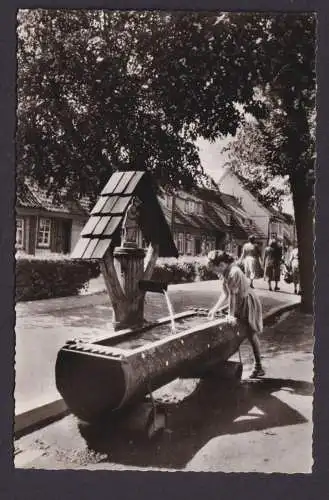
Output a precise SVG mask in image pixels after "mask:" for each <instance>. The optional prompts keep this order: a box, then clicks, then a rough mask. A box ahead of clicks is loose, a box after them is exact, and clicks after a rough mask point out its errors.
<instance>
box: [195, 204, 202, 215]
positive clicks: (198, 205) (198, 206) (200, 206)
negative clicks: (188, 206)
mask: <svg viewBox="0 0 329 500" xmlns="http://www.w3.org/2000/svg"><path fill="white" fill-rule="evenodd" d="M196 207H197V214H198V215H202V214H203V206H202V203H197V204H196Z"/></svg>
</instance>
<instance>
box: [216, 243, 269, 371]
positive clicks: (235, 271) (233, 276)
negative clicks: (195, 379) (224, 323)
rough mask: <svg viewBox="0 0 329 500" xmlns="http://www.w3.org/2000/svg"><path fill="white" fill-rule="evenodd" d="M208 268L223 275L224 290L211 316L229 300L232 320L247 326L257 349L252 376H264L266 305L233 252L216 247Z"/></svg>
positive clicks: (255, 350) (252, 344) (229, 318)
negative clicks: (261, 338)
mask: <svg viewBox="0 0 329 500" xmlns="http://www.w3.org/2000/svg"><path fill="white" fill-rule="evenodd" d="M208 268H209V270H211V271H213V272H214V273H216V274H217V275H218V276H223V292H222V293H221V295H220V296H219V298H218V301H217V302H216V304H215V305H214V306H213V307H212V308H211V309H210V311H209V314H208V318H209V319H213V318H214V316H215V313H216V311H217V310H218V309H219V308H221V307H222V306H224V305H225V304H226V302H228V311H229V313H228V320H229V321H230V322H233V323H234V322H235V321H236V320H239V321H240V322H241V323H243V324H244V325H245V326H246V328H247V338H248V341H249V342H250V345H251V347H252V350H253V355H254V360H255V366H254V370H253V372H252V374H251V378H257V377H262V376H263V375H265V371H264V369H263V366H262V362H261V354H260V342H259V338H258V335H259V334H260V333H261V332H262V330H263V313H262V305H261V303H260V300H259V298H258V297H257V295H256V293H255V292H254V290H252V289H251V287H250V284H249V282H248V279H247V277H246V276H245V274H244V273H243V272H242V271H241V269H240V268H239V266H238V265H237V263H236V262H234V257H232V255H230V254H228V253H226V252H223V251H222V250H212V251H211V252H209V254H208Z"/></svg>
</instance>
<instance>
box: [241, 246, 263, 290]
mask: <svg viewBox="0 0 329 500" xmlns="http://www.w3.org/2000/svg"><path fill="white" fill-rule="evenodd" d="M259 259H260V252H259V248H258V246H257V245H256V238H255V236H249V238H248V242H247V243H245V244H244V245H243V247H242V254H241V257H240V259H239V262H241V264H242V265H243V268H244V273H245V275H246V276H247V278H249V280H250V287H251V288H254V279H255V278H256V271H257V267H260V264H259Z"/></svg>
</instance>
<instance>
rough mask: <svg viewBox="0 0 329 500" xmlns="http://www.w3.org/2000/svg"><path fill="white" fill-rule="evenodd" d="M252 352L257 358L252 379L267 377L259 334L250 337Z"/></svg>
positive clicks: (252, 334)
mask: <svg viewBox="0 0 329 500" xmlns="http://www.w3.org/2000/svg"><path fill="white" fill-rule="evenodd" d="M248 340H249V342H250V345H251V347H252V351H253V354H254V358H255V368H254V371H253V372H252V374H251V377H262V376H263V375H265V371H264V369H263V366H262V361H261V355H260V342H259V338H258V335H257V333H254V332H253V333H251V334H250V336H249V337H248Z"/></svg>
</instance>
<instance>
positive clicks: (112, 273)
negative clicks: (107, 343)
mask: <svg viewBox="0 0 329 500" xmlns="http://www.w3.org/2000/svg"><path fill="white" fill-rule="evenodd" d="M144 257H145V250H144V249H143V248H138V247H136V246H131V247H130V246H128V245H125V246H122V247H116V248H115V249H114V251H113V253H111V252H110V251H109V252H107V254H106V255H105V258H104V260H103V262H102V263H101V271H102V273H103V276H104V281H105V284H106V287H107V291H108V294H109V296H110V299H111V303H112V307H113V312H114V320H113V325H114V329H115V330H122V329H125V328H137V327H139V326H141V325H142V324H143V323H144V299H145V292H143V291H141V290H140V289H139V281H140V280H143V279H150V278H151V276H152V274H153V270H154V266H155V263H156V259H157V257H158V247H157V246H155V247H154V248H153V247H150V249H149V251H148V255H147V259H146V263H145V266H144Z"/></svg>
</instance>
